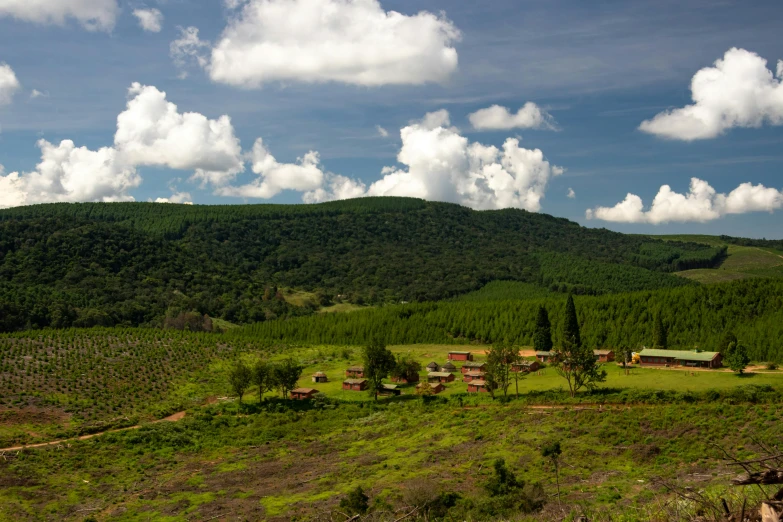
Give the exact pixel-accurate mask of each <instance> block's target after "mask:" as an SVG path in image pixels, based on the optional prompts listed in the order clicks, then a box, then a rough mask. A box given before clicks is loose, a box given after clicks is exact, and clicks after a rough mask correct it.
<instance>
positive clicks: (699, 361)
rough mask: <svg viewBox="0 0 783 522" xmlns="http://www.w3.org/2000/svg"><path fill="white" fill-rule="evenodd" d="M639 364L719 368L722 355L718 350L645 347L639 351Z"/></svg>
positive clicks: (721, 363) (653, 366) (721, 362)
mask: <svg viewBox="0 0 783 522" xmlns="http://www.w3.org/2000/svg"><path fill="white" fill-rule="evenodd" d="M639 364H640V365H641V366H647V367H651V368H655V367H667V366H668V367H672V366H684V367H686V368H720V367H721V366H723V357H722V356H721V354H720V353H719V352H701V351H688V350H655V349H650V348H645V349H644V350H642V351H641V352H640V353H639Z"/></svg>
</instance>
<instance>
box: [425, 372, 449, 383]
mask: <svg viewBox="0 0 783 522" xmlns="http://www.w3.org/2000/svg"><path fill="white" fill-rule="evenodd" d="M452 381H454V374H453V373H449V372H430V373H428V374H427V382H452Z"/></svg>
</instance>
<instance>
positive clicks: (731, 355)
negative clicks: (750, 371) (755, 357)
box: [725, 341, 750, 375]
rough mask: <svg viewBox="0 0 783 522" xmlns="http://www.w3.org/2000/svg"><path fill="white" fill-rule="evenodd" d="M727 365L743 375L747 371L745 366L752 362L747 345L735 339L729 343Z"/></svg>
mask: <svg viewBox="0 0 783 522" xmlns="http://www.w3.org/2000/svg"><path fill="white" fill-rule="evenodd" d="M725 361H726V365H727V366H728V367H729V368H731V370H732V371H733V372H735V373H737V374H738V375H742V374H743V373H744V372H745V368H746V367H747V366H748V364H749V363H750V357H748V349H747V348H745V345H743V344H742V343H740V342H739V341H734V342H732V343H731V344H729V346H728V349H727V350H726V359H725Z"/></svg>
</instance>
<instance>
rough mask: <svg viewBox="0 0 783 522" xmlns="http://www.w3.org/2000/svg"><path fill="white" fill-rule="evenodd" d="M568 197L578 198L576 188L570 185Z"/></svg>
mask: <svg viewBox="0 0 783 522" xmlns="http://www.w3.org/2000/svg"><path fill="white" fill-rule="evenodd" d="M566 197H567V198H568V199H576V192H574V189H572V188H571V187H568V192H567V193H566Z"/></svg>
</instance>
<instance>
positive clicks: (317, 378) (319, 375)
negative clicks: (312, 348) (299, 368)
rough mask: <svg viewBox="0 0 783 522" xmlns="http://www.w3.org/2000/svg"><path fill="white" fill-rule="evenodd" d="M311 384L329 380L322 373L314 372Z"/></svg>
mask: <svg viewBox="0 0 783 522" xmlns="http://www.w3.org/2000/svg"><path fill="white" fill-rule="evenodd" d="M313 382H329V378H328V377H327V376H326V374H325V373H324V372H315V373H314V374H313Z"/></svg>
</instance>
